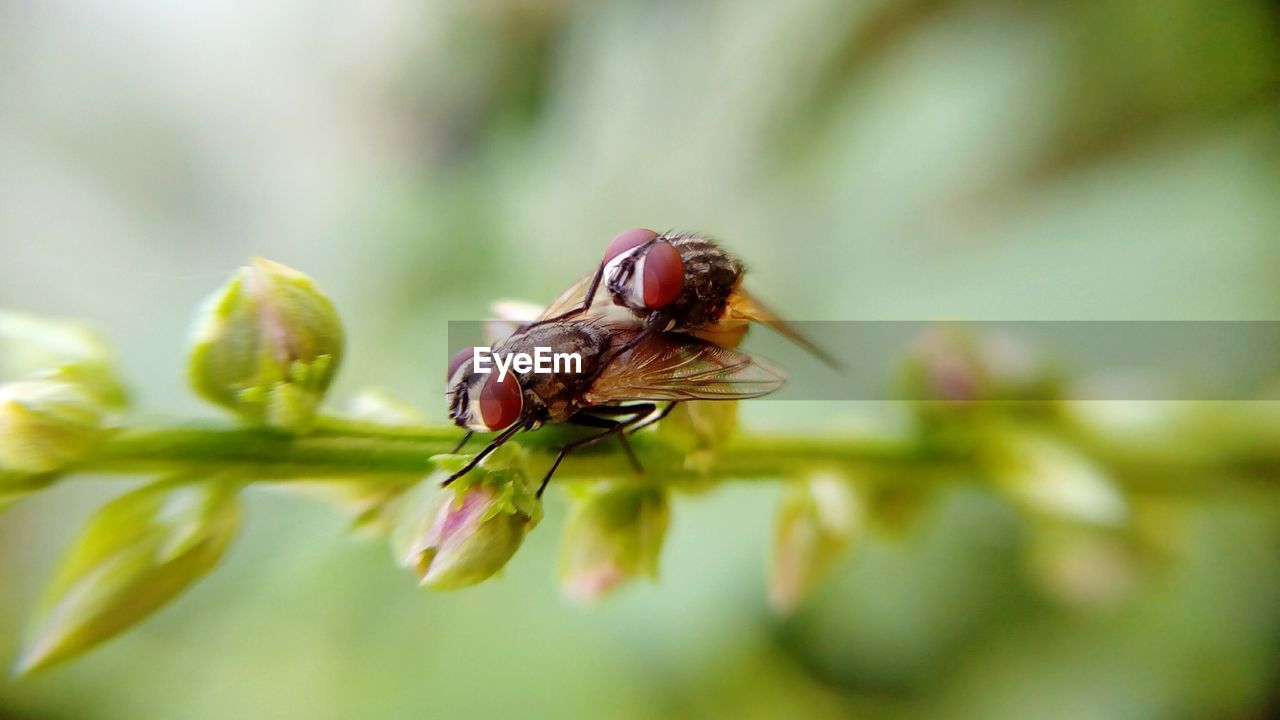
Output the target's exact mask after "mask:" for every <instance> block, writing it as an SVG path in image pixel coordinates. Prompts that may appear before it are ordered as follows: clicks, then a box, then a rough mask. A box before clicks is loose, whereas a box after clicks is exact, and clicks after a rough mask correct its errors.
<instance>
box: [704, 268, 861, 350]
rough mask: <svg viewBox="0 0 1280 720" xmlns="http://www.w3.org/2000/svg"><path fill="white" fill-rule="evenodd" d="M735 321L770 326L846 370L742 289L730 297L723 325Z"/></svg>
mask: <svg viewBox="0 0 1280 720" xmlns="http://www.w3.org/2000/svg"><path fill="white" fill-rule="evenodd" d="M733 320H748V321H751V322H758V323H761V324H763V325H768V326H769V327H770V328H772V329H773V330H774V332H777V333H778V334H779V335H782V336H783V337H785V338H787V339H788V340H790V341H791V342H793V343H795V344H797V345H799V346H800V347H802V348H804V349H805V350H806V351H808V352H809V353H810V354H811V355H813V356H814V357H816V358H818V359H819V360H821V361H822V362H824V363H826V364H827V365H828V366H830V367H832V368H834V369H836V370H843V369H844V364H843V363H841V362H840V361H839V360H837V359H836V358H834V357H832V356H831V354H830V353H828V352H827V351H825V350H823V349H822V348H820V347H818V345H817V344H816V343H814V342H813V341H812V340H810V339H809V338H807V337H805V336H804V335H802V334H801V333H800V331H799V330H796V329H795V327H793V326H792V325H791V324H790V323H788V322H787V321H785V320H783V319H782V318H780V317H778V314H777V313H775V312H774V311H772V310H770V309H769V307H768V306H766V305H765V304H764V303H762V302H760V301H759V300H757V299H756V298H754V297H752V296H751V295H750V294H748V293H747V291H745V290H743V289H741V288H738V290H737V291H735V292H734V293H733V295H732V296H731V297H730V299H729V308H728V310H727V312H726V313H725V320H722V321H721V323H722V324H727V322H728V323H731V322H732V321H733ZM700 334H701V333H700Z"/></svg>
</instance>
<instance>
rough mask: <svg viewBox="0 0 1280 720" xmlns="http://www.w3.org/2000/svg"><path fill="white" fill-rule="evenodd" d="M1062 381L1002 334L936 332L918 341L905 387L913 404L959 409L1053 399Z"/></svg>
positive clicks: (909, 360)
mask: <svg viewBox="0 0 1280 720" xmlns="http://www.w3.org/2000/svg"><path fill="white" fill-rule="evenodd" d="M1056 385H1057V381H1056V379H1055V378H1054V377H1053V375H1052V374H1051V373H1050V372H1049V369H1048V368H1047V367H1046V366H1045V365H1044V363H1043V362H1041V360H1040V359H1039V358H1038V357H1037V356H1036V355H1035V354H1034V353H1032V352H1031V351H1030V350H1029V349H1028V348H1027V347H1026V346H1024V345H1022V344H1021V343H1019V342H1017V341H1015V340H1014V339H1013V338H1010V337H1008V336H1007V335H1004V334H1001V333H997V332H987V333H978V332H974V331H971V330H968V329H966V328H964V327H963V326H953V325H943V326H940V327H935V328H930V329H929V330H927V331H925V332H924V333H922V334H921V335H920V337H918V338H916V340H915V342H913V343H912V345H911V349H910V351H909V355H908V357H907V360H906V362H905V363H904V365H903V368H902V375H901V379H900V386H901V389H902V391H903V393H904V395H905V397H906V398H907V399H909V400H916V401H924V402H936V403H942V404H943V406H946V407H951V408H957V407H964V406H967V405H970V404H972V403H974V402H978V401H982V400H1023V399H1031V400H1040V399H1046V398H1050V397H1053V396H1054V395H1055V388H1056Z"/></svg>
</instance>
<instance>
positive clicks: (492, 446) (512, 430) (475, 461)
mask: <svg viewBox="0 0 1280 720" xmlns="http://www.w3.org/2000/svg"><path fill="white" fill-rule="evenodd" d="M528 427H529V426H528V425H527V424H522V423H516V424H515V425H512V426H511V427H509V428H507V429H506V430H503V431H502V434H501V435H498V437H496V438H494V439H493V440H492V441H490V442H489V444H488V445H487V446H485V448H484V449H483V450H481V451H480V452H478V453H476V454H475V456H474V457H472V458H471V459H470V460H468V461H467V464H466V465H463V466H462V469H461V470H459V471H458V472H456V473H454V474H452V475H450V476H449V477H447V478H445V479H444V481H443V482H441V483H440V487H449V485H451V484H452V483H453V481H454V480H457V479H458V478H460V477H462V476H463V475H466V474H467V473H469V472H471V471H472V470H474V469H475V467H476V466H477V465H479V464H480V461H481V460H484V459H485V458H486V457H488V456H489V453H491V452H493V451H494V450H497V449H498V448H500V447H502V444H503V443H505V442H506V441H508V440H510V439H511V436H512V435H515V434H516V433H517V432H520V431H521V430H524V429H526V428H528Z"/></svg>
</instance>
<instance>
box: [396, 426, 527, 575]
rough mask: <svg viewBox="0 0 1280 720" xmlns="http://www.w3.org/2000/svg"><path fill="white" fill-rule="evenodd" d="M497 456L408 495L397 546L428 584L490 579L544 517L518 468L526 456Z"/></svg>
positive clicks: (436, 478)
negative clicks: (450, 480)
mask: <svg viewBox="0 0 1280 720" xmlns="http://www.w3.org/2000/svg"><path fill="white" fill-rule="evenodd" d="M504 449H505V448H504ZM494 455H495V456H498V457H497V458H492V459H491V461H490V462H487V463H485V465H482V466H481V467H479V468H477V469H476V470H474V471H472V473H471V474H469V475H467V476H465V477H463V478H462V479H460V480H458V481H457V482H456V483H454V484H453V485H451V486H449V487H447V488H441V487H439V483H440V480H441V479H443V478H444V477H445V475H443V474H436V475H432V476H430V477H428V478H427V479H426V480H425V481H424V482H423V483H422V484H421V485H420V487H419V488H416V489H415V491H414V493H413V494H412V495H411V497H409V498H407V502H406V503H405V505H404V508H403V510H402V516H401V523H400V524H399V526H398V527H397V528H396V532H395V533H394V535H393V538H392V542H393V548H394V549H395V552H397V554H398V558H397V559H398V560H399V561H400V563H401V565H403V566H404V567H408V568H412V569H413V571H414V572H416V573H417V574H418V578H419V580H420V584H421V585H423V586H424V587H428V588H431V589H434V590H452V589H455V588H460V587H467V586H469V585H475V584H476V583H479V582H481V581H483V580H486V579H488V578H489V577H491V576H493V575H494V573H496V572H498V571H499V570H501V569H502V568H503V566H505V565H506V564H507V561H509V560H510V559H511V557H512V556H513V555H515V552H516V550H518V549H519V548H520V544H521V543H522V542H523V541H524V536H525V535H526V534H527V533H528V532H529V531H530V530H531V529H533V527H534V526H535V525H537V524H538V521H539V520H541V519H542V507H541V504H540V503H539V502H538V500H537V498H536V497H535V496H534V494H533V491H532V490H531V489H530V488H529V485H528V483H527V482H526V479H525V475H524V473H523V471H522V470H521V469H520V468H521V467H522V463H523V457H522V456H520V455H519V453H518V451H514V450H512V451H510V452H505V453H504V452H498V453H494ZM444 457H446V458H447V457H450V456H444ZM439 464H440V465H442V466H443V465H445V464H446V463H445V462H443V461H442V462H440V463H439Z"/></svg>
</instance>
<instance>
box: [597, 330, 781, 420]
mask: <svg viewBox="0 0 1280 720" xmlns="http://www.w3.org/2000/svg"><path fill="white" fill-rule="evenodd" d="M786 379H787V376H786V373H785V372H783V370H782V369H781V368H778V367H777V366H775V365H773V364H772V363H769V362H768V361H766V360H763V359H761V358H757V357H753V356H751V355H748V354H746V353H743V352H738V351H737V350H730V349H728V348H723V347H720V346H718V345H714V344H712V343H709V342H706V341H704V340H699V339H697V338H694V337H691V336H687V335H673V334H664V335H650V336H649V337H647V338H645V339H644V340H643V341H641V342H640V344H639V345H637V346H636V347H634V348H632V349H631V350H628V351H627V352H625V353H623V354H622V355H621V356H619V357H618V358H617V359H615V360H614V361H613V362H611V363H609V367H607V368H605V370H604V371H603V372H602V373H601V374H600V376H599V377H598V378H596V381H595V383H594V384H593V385H592V388H591V390H590V391H589V392H588V393H587V394H586V399H587V401H588V402H590V403H592V404H594V405H601V404H605V403H611V402H621V401H627V400H744V399H746V398H754V397H760V396H762V395H768V394H769V393H771V392H773V391H774V390H777V389H778V388H780V387H782V384H783V383H784V382H786Z"/></svg>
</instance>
